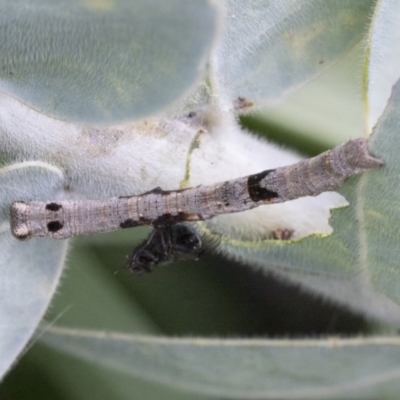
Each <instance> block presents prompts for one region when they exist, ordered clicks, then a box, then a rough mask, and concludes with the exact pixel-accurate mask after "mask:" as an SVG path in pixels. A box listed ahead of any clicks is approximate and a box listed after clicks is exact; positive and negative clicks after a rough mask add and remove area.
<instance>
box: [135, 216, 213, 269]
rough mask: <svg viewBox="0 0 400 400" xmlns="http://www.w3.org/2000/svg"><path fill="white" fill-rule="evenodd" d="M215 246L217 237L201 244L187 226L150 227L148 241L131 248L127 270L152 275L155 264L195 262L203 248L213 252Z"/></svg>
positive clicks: (200, 239) (197, 236)
mask: <svg viewBox="0 0 400 400" xmlns="http://www.w3.org/2000/svg"><path fill="white" fill-rule="evenodd" d="M218 245H219V237H218V240H216V239H215V238H213V239H212V240H211V239H208V238H207V239H206V240H205V241H204V240H202V238H201V236H200V235H199V233H198V232H197V231H196V230H195V228H193V226H191V225H190V224H187V223H176V224H167V225H164V226H161V227H157V228H154V229H153V230H152V231H151V233H150V235H149V236H148V238H147V239H146V240H145V241H144V242H143V243H141V244H140V245H139V246H137V247H135V249H134V250H133V252H132V254H131V255H130V257H129V258H128V268H129V269H130V270H131V271H132V272H133V273H135V274H142V273H144V272H152V271H153V269H154V267H156V266H157V265H166V264H169V263H172V262H176V261H181V260H196V259H198V258H199V257H200V256H201V255H202V254H203V253H204V252H205V246H207V247H209V248H210V247H211V246H213V247H214V248H213V249H215V248H216V247H217V246H218ZM213 249H212V250H213Z"/></svg>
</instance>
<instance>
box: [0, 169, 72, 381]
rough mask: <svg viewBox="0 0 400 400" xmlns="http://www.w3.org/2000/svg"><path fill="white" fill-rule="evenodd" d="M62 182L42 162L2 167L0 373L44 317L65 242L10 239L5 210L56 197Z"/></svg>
mask: <svg viewBox="0 0 400 400" xmlns="http://www.w3.org/2000/svg"><path fill="white" fill-rule="evenodd" d="M62 185H63V174H62V172H61V171H60V170H58V169H57V168H55V167H53V166H50V165H47V164H45V163H40V162H25V163H20V164H14V165H11V166H7V167H3V168H1V169H0V193H1V198H0V248H1V252H0V275H1V290H0V292H1V296H2V299H3V300H2V301H1V302H0V338H1V340H0V376H3V375H4V373H5V372H7V370H8V369H9V368H10V366H11V365H12V364H13V363H14V361H15V358H16V357H17V356H18V354H19V353H20V352H21V351H22V349H23V348H24V347H25V345H26V344H27V342H28V340H29V339H30V337H31V336H32V334H33V333H34V331H35V328H36V326H37V325H38V323H39V321H40V320H41V319H42V317H43V315H44V313H45V311H46V309H47V307H48V305H49V303H50V300H51V298H52V296H53V294H54V291H55V289H56V286H57V284H58V280H59V278H60V274H61V271H62V267H63V264H64V259H65V255H66V248H67V242H57V241H54V240H40V241H36V240H32V241H27V242H21V241H18V240H17V239H15V238H13V237H12V236H11V233H10V226H9V208H10V205H11V202H12V201H13V200H17V199H18V200H28V199H30V198H32V197H34V198H38V199H45V198H51V197H55V196H56V195H57V193H59V191H60V190H61V188H62ZM31 196H32V197H31Z"/></svg>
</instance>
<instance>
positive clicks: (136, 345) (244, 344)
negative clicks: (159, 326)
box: [41, 327, 400, 399]
mask: <svg viewBox="0 0 400 400" xmlns="http://www.w3.org/2000/svg"><path fill="white" fill-rule="evenodd" d="M41 341H42V342H43V343H44V344H46V345H47V346H50V347H52V348H54V349H56V350H58V351H61V352H63V353H66V354H69V355H72V356H75V357H78V358H80V359H83V360H86V361H89V362H95V363H96V364H100V365H103V366H105V367H108V368H111V369H113V370H117V371H120V372H123V373H126V374H130V375H132V376H135V377H141V378H143V379H146V380H149V381H152V382H156V383H163V384H166V385H168V386H171V387H173V388H178V389H182V390H185V391H189V392H194V393H199V394H203V395H209V396H216V397H218V398H221V397H223V398H232V399H244V398H246V399H249V398H252V399H265V398H273V399H276V398H298V399H300V398H302V399H303V398H316V399H320V398H322V397H324V398H325V397H327V398H349V397H357V398H364V396H365V395H366V394H368V396H370V397H379V398H382V397H384V396H385V395H386V396H388V395H391V396H395V395H396V394H398V390H399V389H400V384H399V382H400V379H399V378H400V370H399V368H398V359H399V356H400V341H399V339H398V338H396V337H393V338H390V337H387V338H384V337H382V338H358V339H344V340H343V339H338V338H333V339H326V340H263V339H258V340H257V339H255V340H240V339H236V340H235V339H230V340H226V339H225V340H224V339H205V338H198V339H196V338H188V339H179V338H175V339H169V338H164V337H150V336H147V337H143V336H132V335H122V334H118V333H110V332H108V333H101V332H95V331H83V330H75V329H65V328H57V327H53V328H50V329H49V330H48V331H46V332H45V333H44V335H43V336H42V337H41Z"/></svg>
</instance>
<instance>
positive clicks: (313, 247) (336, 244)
mask: <svg viewBox="0 0 400 400" xmlns="http://www.w3.org/2000/svg"><path fill="white" fill-rule="evenodd" d="M399 130H400V85H399V84H397V85H396V87H395V89H394V91H393V94H392V97H391V100H390V101H389V104H388V106H387V108H386V111H385V113H384V114H383V116H382V117H381V119H380V120H379V123H378V124H377V126H376V128H375V130H374V132H373V134H372V143H371V144H372V146H371V151H372V154H375V155H377V156H379V157H381V158H382V159H383V160H384V162H385V166H384V167H383V168H381V169H380V170H375V171H370V172H367V173H364V174H362V175H361V176H357V177H354V178H352V179H350V180H349V181H348V182H347V183H346V184H345V186H344V187H343V189H342V190H340V193H341V194H343V195H344V196H345V198H346V199H347V200H348V201H349V203H350V206H349V207H348V208H345V209H340V210H335V211H334V212H333V217H332V220H331V225H332V227H333V230H334V231H333V234H332V235H331V236H329V237H318V236H313V237H308V238H305V239H303V240H300V241H299V242H298V243H292V242H279V243H276V242H275V241H264V242H258V243H255V242H252V243H251V242H239V241H233V240H229V239H227V238H224V239H223V241H222V249H223V251H224V252H226V253H228V254H231V255H234V256H235V257H237V258H238V259H240V260H242V261H244V262H247V263H251V264H253V265H258V266H261V267H262V268H264V269H265V270H273V271H275V272H276V273H278V274H279V275H280V276H282V277H285V278H286V279H290V280H293V281H295V282H301V283H302V284H303V285H304V286H305V287H308V288H311V289H312V290H313V291H316V292H319V293H322V294H324V295H325V296H328V297H330V298H331V299H334V300H335V301H338V302H340V303H342V304H344V305H347V306H350V307H352V308H354V309H356V310H359V311H362V312H364V313H365V314H367V315H369V316H372V317H375V318H379V319H381V320H384V321H388V322H392V323H396V324H397V325H400V268H399V264H398V243H399V241H400V237H399V229H398V227H399V226H400V207H399V201H398V199H399V197H400V189H399V188H400V165H399V162H398V154H399V151H400V149H399V140H398V132H399ZM266 207H268V206H266Z"/></svg>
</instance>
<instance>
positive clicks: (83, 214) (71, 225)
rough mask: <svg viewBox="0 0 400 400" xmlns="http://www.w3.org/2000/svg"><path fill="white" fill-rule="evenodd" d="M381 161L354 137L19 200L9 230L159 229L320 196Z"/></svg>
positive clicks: (39, 233)
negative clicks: (90, 194) (233, 169)
mask: <svg viewBox="0 0 400 400" xmlns="http://www.w3.org/2000/svg"><path fill="white" fill-rule="evenodd" d="M382 165H383V161H382V160H380V159H377V158H374V157H372V156H370V155H369V153H368V142H367V140H366V139H356V140H351V141H349V142H347V143H344V144H342V145H340V146H338V147H336V148H334V149H332V150H329V151H326V152H324V153H322V154H320V155H318V156H316V157H313V158H310V159H307V160H303V161H300V162H298V163H296V164H293V165H290V166H286V167H281V168H276V169H273V170H267V171H263V172H260V173H258V174H254V175H250V176H246V177H243V178H238V179H235V180H230V181H226V182H222V183H217V184H214V185H209V186H198V187H195V188H189V189H183V190H171V191H164V190H162V189H161V188H155V189H153V190H151V191H150V192H147V193H144V194H142V195H139V196H123V197H113V198H110V199H108V200H81V201H72V200H54V201H49V202H39V201H29V202H24V201H16V202H14V203H13V204H12V205H11V219H10V221H11V231H12V234H13V235H14V236H15V237H16V238H18V239H29V238H33V237H51V238H55V239H65V238H68V237H71V236H75V235H88V234H92V233H99V232H109V231H114V230H117V229H121V228H132V227H135V226H139V225H152V226H153V227H154V228H156V229H158V228H162V227H165V226H168V225H173V224H176V223H179V222H184V221H200V220H207V219H210V218H212V217H215V216H217V215H222V214H229V213H236V212H241V211H245V210H249V209H251V208H254V207H258V206H260V205H265V204H273V203H280V202H285V201H288V200H293V199H297V198H299V197H304V196H316V195H318V194H320V193H322V192H325V191H332V190H337V189H338V188H340V186H341V185H342V184H343V182H344V181H345V180H346V179H347V178H349V177H350V176H352V175H355V174H358V173H361V172H364V171H367V170H369V169H373V168H377V167H380V166H382Z"/></svg>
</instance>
